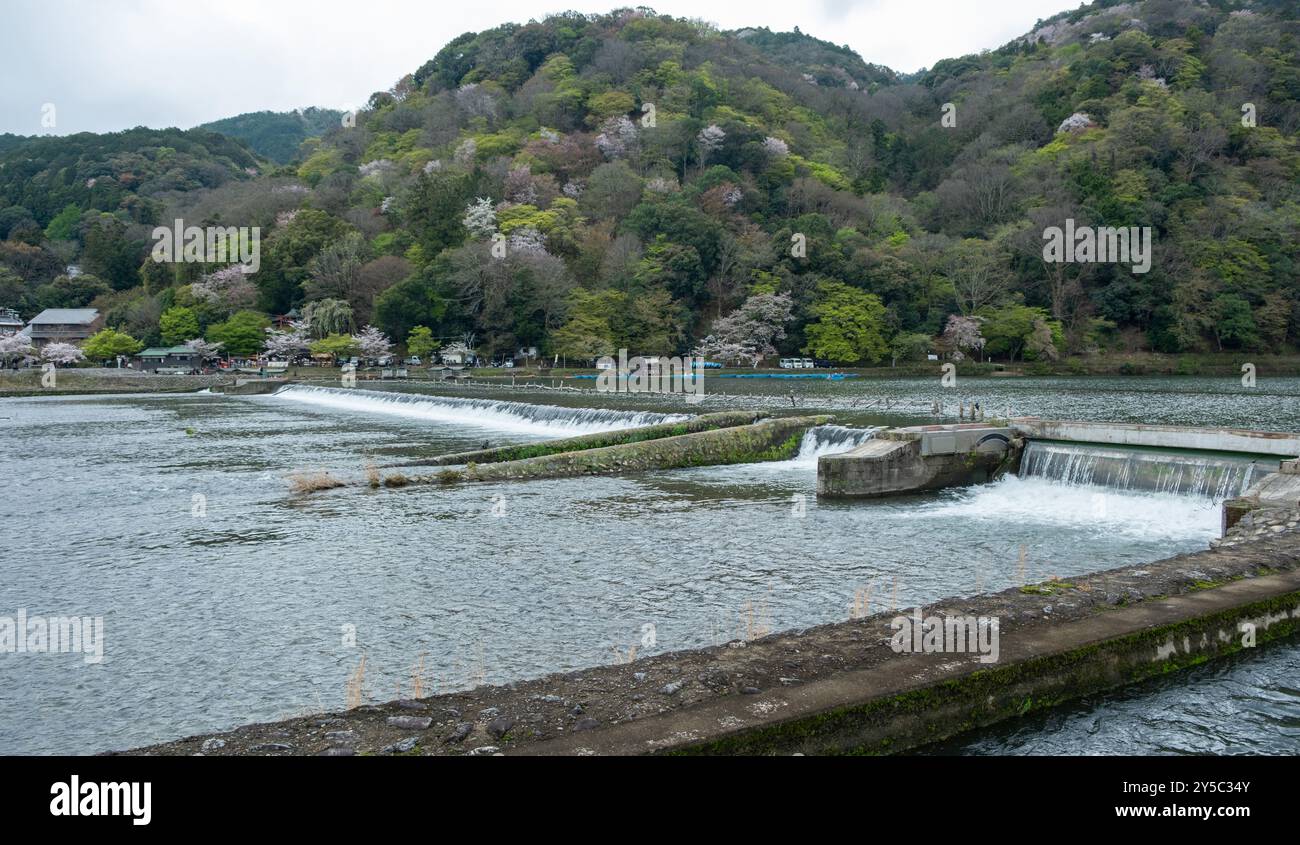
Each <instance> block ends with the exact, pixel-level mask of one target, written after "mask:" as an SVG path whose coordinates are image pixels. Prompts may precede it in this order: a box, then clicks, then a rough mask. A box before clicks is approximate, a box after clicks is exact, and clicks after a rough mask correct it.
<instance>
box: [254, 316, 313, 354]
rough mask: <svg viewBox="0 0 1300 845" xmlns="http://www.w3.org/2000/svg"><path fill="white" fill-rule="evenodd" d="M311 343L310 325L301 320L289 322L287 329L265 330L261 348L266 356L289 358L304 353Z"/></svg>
mask: <svg viewBox="0 0 1300 845" xmlns="http://www.w3.org/2000/svg"><path fill="white" fill-rule="evenodd" d="M310 343H311V326H310V325H308V324H307V323H306V322H303V321H301V320H294V321H292V322H290V323H289V325H288V328H287V329H270V328H268V329H267V330H266V340H265V341H263V342H262V349H263V350H265V351H266V354H267V357H270V358H278V359H283V360H290V359H293V358H296V357H298V356H299V355H303V354H306V352H307V348H308V345H309V344H310Z"/></svg>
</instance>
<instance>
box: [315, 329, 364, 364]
mask: <svg viewBox="0 0 1300 845" xmlns="http://www.w3.org/2000/svg"><path fill="white" fill-rule="evenodd" d="M356 351H357V341H356V339H355V338H354V337H353V336H352V335H350V334H332V335H330V336H329V337H323V338H321V339H320V340H313V341H312V343H311V354H313V355H329V356H330V357H332V358H334V359H336V360H337V359H339V358H350V357H351V356H352V355H354V354H356Z"/></svg>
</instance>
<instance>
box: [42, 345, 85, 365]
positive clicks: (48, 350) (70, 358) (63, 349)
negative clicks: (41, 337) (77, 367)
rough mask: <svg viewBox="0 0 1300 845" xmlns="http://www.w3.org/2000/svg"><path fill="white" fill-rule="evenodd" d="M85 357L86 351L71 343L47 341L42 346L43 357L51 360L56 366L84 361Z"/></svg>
mask: <svg viewBox="0 0 1300 845" xmlns="http://www.w3.org/2000/svg"><path fill="white" fill-rule="evenodd" d="M85 358H86V355H85V353H83V352H82V351H81V350H80V349H78V348H77V347H75V346H73V345H72V344H71V343H47V344H45V345H44V346H43V347H41V359H42V360H45V361H49V362H50V363H52V364H54V365H55V366H56V367H66V366H68V365H69V364H75V363H76V362H78V361H84V360H85Z"/></svg>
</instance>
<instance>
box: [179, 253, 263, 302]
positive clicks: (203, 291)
mask: <svg viewBox="0 0 1300 845" xmlns="http://www.w3.org/2000/svg"><path fill="white" fill-rule="evenodd" d="M190 292H191V293H192V294H193V295H194V298H195V299H201V300H203V301H204V302H206V303H208V304H209V305H213V306H216V307H217V308H218V309H219V310H221V311H222V312H223V313H226V314H232V313H234V312H235V311H240V310H242V309H245V308H252V307H253V303H254V302H256V301H257V288H256V287H254V285H253V283H252V282H251V281H249V279H248V275H247V274H246V273H245V272H244V268H243V265H241V264H232V265H230V266H229V267H222V268H221V269H220V270H217V271H214V272H212V273H208V274H207V275H205V276H203V277H202V278H200V279H199V280H198V281H197V282H194V283H193V284H192V285H190Z"/></svg>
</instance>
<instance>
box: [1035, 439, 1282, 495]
mask: <svg viewBox="0 0 1300 845" xmlns="http://www.w3.org/2000/svg"><path fill="white" fill-rule="evenodd" d="M1277 468H1278V461H1277V459H1275V458H1274V459H1270V458H1268V457H1267V456H1251V455H1244V454H1231V453H1214V452H1196V451H1181V452H1180V451H1174V450H1159V451H1157V450H1154V449H1120V448H1115V447H1111V446H1098V445H1095V444H1091V443H1063V442H1060V441H1039V440H1033V441H1030V442H1029V443H1028V444H1026V446H1025V448H1024V452H1023V454H1022V455H1021V458H1020V472H1019V475H1020V476H1021V477H1030V478H1047V479H1051V480H1053V481H1060V482H1063V483H1065V484H1095V485H1099V486H1102V487H1112V488H1115V489H1118V490H1140V491H1145V492H1153V493H1181V494H1185V495H1192V496H1203V497H1207V498H1210V499H1213V500H1214V501H1216V502H1217V501H1223V500H1224V499H1228V498H1232V497H1234V496H1240V495H1241V494H1242V493H1244V492H1245V491H1246V490H1247V489H1248V488H1249V487H1250V486H1251V484H1253V483H1254V482H1255V481H1256V480H1258V479H1260V478H1262V477H1264V476H1265V475H1267V474H1268V473H1270V472H1276V471H1277Z"/></svg>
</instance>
